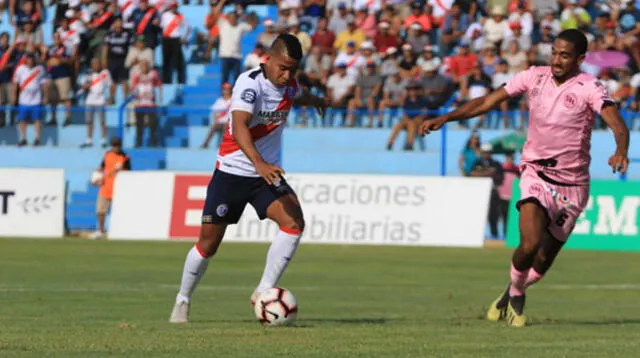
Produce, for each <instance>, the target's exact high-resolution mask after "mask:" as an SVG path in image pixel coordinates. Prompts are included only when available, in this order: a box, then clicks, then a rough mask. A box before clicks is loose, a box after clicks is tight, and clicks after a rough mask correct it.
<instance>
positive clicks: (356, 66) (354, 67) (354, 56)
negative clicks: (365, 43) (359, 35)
mask: <svg viewBox="0 0 640 358" xmlns="http://www.w3.org/2000/svg"><path fill="white" fill-rule="evenodd" d="M340 63H344V64H345V65H346V66H347V73H348V74H349V75H350V76H352V77H353V78H354V79H355V77H356V76H357V75H358V73H359V71H360V68H362V67H364V64H365V60H364V57H363V56H362V54H360V53H359V52H357V51H356V43H355V42H353V41H349V42H348V43H347V47H346V51H344V52H339V53H338V55H337V56H336V59H335V61H334V64H335V65H338V64H340Z"/></svg>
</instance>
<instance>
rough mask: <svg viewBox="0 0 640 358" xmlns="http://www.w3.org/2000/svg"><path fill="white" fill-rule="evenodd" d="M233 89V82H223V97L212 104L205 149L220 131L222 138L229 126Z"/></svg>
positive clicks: (203, 145) (203, 146)
mask: <svg viewBox="0 0 640 358" xmlns="http://www.w3.org/2000/svg"><path fill="white" fill-rule="evenodd" d="M231 89H232V88H231V83H225V84H223V85H222V97H219V98H218V99H217V100H216V101H215V102H214V103H213V105H212V106H211V124H210V127H209V132H208V133H207V137H206V138H205V140H204V143H202V146H201V148H203V149H205V148H208V147H209V143H210V142H211V139H212V138H213V135H214V134H216V133H218V134H219V138H220V139H221V138H222V135H223V134H224V131H225V130H226V128H227V123H228V122H229V108H230V107H231Z"/></svg>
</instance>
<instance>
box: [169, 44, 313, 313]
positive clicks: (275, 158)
mask: <svg viewBox="0 0 640 358" xmlns="http://www.w3.org/2000/svg"><path fill="white" fill-rule="evenodd" d="M301 59H302V46H301V45H300V41H299V40H298V39H297V38H296V37H295V36H293V35H290V34H282V35H280V36H278V37H277V38H276V39H275V41H274V42H273V44H272V45H271V49H270V50H269V54H268V57H267V59H266V62H265V63H264V64H262V65H261V66H260V68H258V69H252V70H249V71H247V72H244V73H243V74H241V75H240V76H239V77H238V80H237V81H236V83H235V86H234V88H233V91H232V92H233V93H232V95H231V106H230V109H229V114H228V116H229V121H228V124H227V129H226V131H225V134H224V136H223V138H222V143H221V144H220V149H219V151H218V160H217V162H216V169H215V170H214V172H213V175H212V177H211V181H210V182H209V186H208V188H207V196H206V199H205V203H204V208H203V210H202V224H201V226H200V237H199V238H198V242H197V243H196V244H195V245H194V246H193V248H191V250H190V251H189V253H188V254H187V258H186V260H185V263H184V268H183V272H182V282H181V284H180V290H179V292H178V294H177V295H176V301H175V305H174V306H173V310H172V312H171V316H170V318H169V321H170V322H172V323H187V322H188V321H189V309H190V305H191V295H192V294H193V292H194V290H195V289H196V286H197V285H198V282H199V281H200V278H202V276H203V275H204V273H205V271H206V270H207V266H208V264H209V260H210V259H211V257H212V256H213V255H214V254H215V253H216V251H217V250H218V247H219V246H220V243H221V242H222V239H223V237H224V234H225V231H226V229H227V226H228V225H233V224H236V223H237V222H238V220H239V219H240V216H241V215H242V213H243V211H244V209H245V207H246V205H247V204H251V206H253V208H254V209H255V210H256V213H257V214H258V217H259V218H260V220H263V219H267V218H268V219H270V220H273V221H275V222H276V223H277V224H278V227H279V228H280V230H279V231H278V234H277V236H276V237H275V238H274V239H273V241H272V242H271V247H270V248H269V251H268V253H267V260H266V263H265V267H264V271H263V274H262V279H261V280H260V282H259V283H258V285H257V287H256V289H255V291H254V292H253V294H252V295H251V303H252V304H253V303H254V302H255V298H256V297H257V296H258V295H259V294H260V293H261V292H263V291H265V290H267V289H269V288H272V287H275V285H277V283H278V281H279V280H280V277H282V275H283V273H284V271H285V269H286V268H287V265H288V264H289V261H290V260H291V259H292V258H293V255H294V254H295V252H296V249H297V247H298V243H299V242H300V237H301V236H302V231H303V230H304V218H303V214H302V208H301V207H300V202H299V201H298V197H297V196H296V194H295V192H294V191H293V189H292V188H291V187H290V186H289V184H287V182H286V180H285V179H284V177H283V176H282V175H283V174H284V170H282V168H281V167H280V150H281V148H282V145H281V137H282V131H283V129H284V127H285V124H286V121H287V117H288V115H289V111H290V110H291V108H292V106H293V105H294V104H298V105H307V106H313V107H316V108H317V109H318V110H319V112H320V114H321V115H322V113H323V112H324V108H325V100H324V99H322V98H318V97H316V96H313V95H311V94H309V93H308V92H306V91H304V90H303V89H302V87H301V86H300V85H299V83H298V81H297V80H296V79H295V77H294V76H295V74H296V71H297V70H298V67H299V62H300V60H301Z"/></svg>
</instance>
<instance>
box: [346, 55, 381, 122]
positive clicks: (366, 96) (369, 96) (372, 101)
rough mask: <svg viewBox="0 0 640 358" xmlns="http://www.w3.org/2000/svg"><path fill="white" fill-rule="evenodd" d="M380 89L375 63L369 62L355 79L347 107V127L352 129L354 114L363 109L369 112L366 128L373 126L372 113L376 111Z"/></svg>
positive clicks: (379, 78)
mask: <svg viewBox="0 0 640 358" xmlns="http://www.w3.org/2000/svg"><path fill="white" fill-rule="evenodd" d="M381 88H382V78H381V77H380V75H379V74H378V73H377V68H376V63H375V62H374V61H372V60H369V61H367V62H366V70H365V71H364V72H363V73H361V74H360V75H358V78H357V79H356V87H355V92H354V93H355V94H354V96H353V98H352V99H351V100H350V101H349V105H348V110H349V115H348V116H347V125H348V126H350V127H353V126H354V125H355V115H356V113H355V112H356V111H360V110H361V109H363V108H366V109H368V110H369V124H368V127H372V126H373V116H374V111H375V110H376V103H377V101H378V100H379V97H380V89H381Z"/></svg>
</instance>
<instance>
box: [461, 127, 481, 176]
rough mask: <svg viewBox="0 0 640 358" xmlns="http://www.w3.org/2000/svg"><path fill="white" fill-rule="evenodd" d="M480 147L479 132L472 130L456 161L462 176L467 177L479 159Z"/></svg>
mask: <svg viewBox="0 0 640 358" xmlns="http://www.w3.org/2000/svg"><path fill="white" fill-rule="evenodd" d="M480 145H481V142H480V132H478V131H477V130H474V131H472V132H471V137H469V139H468V140H467V143H466V144H465V146H464V148H463V149H462V153H460V158H459V159H458V167H459V168H460V173H461V174H462V176H465V177H468V176H469V174H470V173H471V170H472V169H473V166H474V164H475V163H476V161H477V160H478V158H479V157H480Z"/></svg>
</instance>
